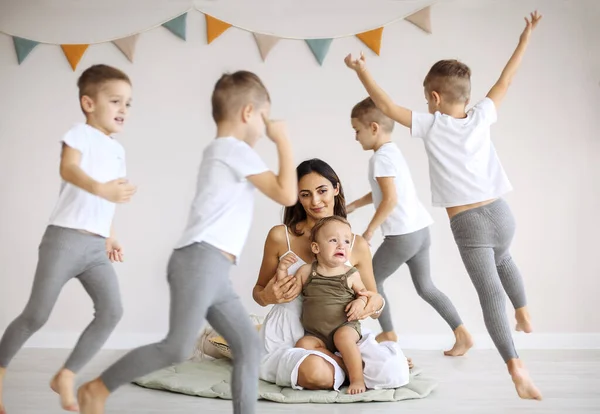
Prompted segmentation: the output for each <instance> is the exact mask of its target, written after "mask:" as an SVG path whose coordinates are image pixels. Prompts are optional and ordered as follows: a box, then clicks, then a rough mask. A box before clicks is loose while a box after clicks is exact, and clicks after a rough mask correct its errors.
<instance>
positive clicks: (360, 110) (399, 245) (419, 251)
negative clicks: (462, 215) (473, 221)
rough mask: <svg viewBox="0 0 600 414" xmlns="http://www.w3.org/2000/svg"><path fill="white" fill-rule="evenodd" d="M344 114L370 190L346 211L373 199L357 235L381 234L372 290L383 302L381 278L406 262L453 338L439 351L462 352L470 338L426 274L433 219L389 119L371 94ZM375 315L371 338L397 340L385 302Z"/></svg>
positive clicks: (453, 308)
mask: <svg viewBox="0 0 600 414" xmlns="http://www.w3.org/2000/svg"><path fill="white" fill-rule="evenodd" d="M350 117H351V122H352V127H353V128H354V130H355V132H356V140H357V141H358V142H359V143H360V144H361V146H362V148H363V149H364V150H365V151H373V156H372V157H371V159H370V160H369V184H370V185H371V192H370V193H369V194H367V195H365V196H363V197H361V198H360V199H358V200H356V201H354V202H352V203H350V204H349V205H348V207H347V209H346V211H347V212H348V213H351V212H353V211H354V210H356V209H357V208H360V207H363V206H366V205H368V204H371V203H373V204H374V205H375V215H374V216H373V218H372V219H371V221H370V223H369V225H368V226H367V230H366V231H365V232H364V233H363V237H364V238H365V240H367V241H370V240H371V238H372V237H373V233H374V232H375V230H377V228H379V227H381V232H382V233H383V236H384V240H383V243H382V244H381V246H379V248H378V249H377V252H376V253H375V256H373V273H374V275H375V281H376V282H377V291H378V292H379V293H380V294H381V295H382V296H383V297H384V299H385V301H386V303H389V300H388V298H387V296H386V295H385V292H384V289H383V288H384V286H383V283H384V282H385V280H386V279H387V278H388V277H389V276H390V275H391V274H392V273H394V272H395V271H396V270H398V268H399V267H400V266H402V265H403V264H404V263H406V264H407V266H408V268H409V270H410V275H411V278H412V281H413V284H414V285H415V289H416V290H417V293H418V294H419V296H420V297H421V298H423V299H424V300H425V301H426V302H427V303H429V304H430V305H431V306H432V307H433V308H434V309H435V310H436V311H437V313H439V314H440V316H441V317H442V318H444V320H445V321H446V323H447V324H448V325H449V326H450V328H451V329H452V331H453V332H454V336H455V337H456V342H455V344H454V346H453V347H452V349H450V350H449V351H445V352H444V354H446V355H448V356H460V355H464V354H465V353H466V352H467V351H468V350H469V349H470V348H471V347H472V346H473V340H472V338H471V335H470V334H469V331H467V328H466V327H465V326H464V325H463V322H462V320H461V319H460V316H459V315H458V312H457V311H456V308H455V307H454V305H453V304H452V302H451V301H450V299H449V298H448V297H447V296H446V295H444V294H443V293H442V292H441V291H440V290H439V289H438V288H437V287H435V285H434V284H433V280H432V279H431V273H430V262H429V247H430V245H431V237H430V234H429V226H430V225H431V224H432V223H433V219H432V218H431V216H430V215H429V213H428V212H427V210H426V209H425V207H424V206H423V204H422V203H421V201H420V200H419V198H418V196H417V191H416V189H415V186H414V183H413V181H412V176H411V174H410V170H409V168H408V164H407V163H406V160H405V159H404V156H403V155H402V152H401V151H400V148H398V146H397V145H396V144H394V143H393V142H392V136H391V134H392V131H393V129H394V121H393V120H392V119H390V118H388V117H387V116H385V115H384V114H383V112H381V110H380V109H378V108H377V107H376V106H375V103H374V102H373V100H372V99H371V98H366V99H364V100H362V101H361V102H359V103H357V104H356V105H355V106H354V108H352V113H351V115H350ZM378 321H379V324H380V325H381V328H382V329H383V332H382V333H380V334H379V335H377V338H376V339H377V341H379V342H383V341H393V342H396V341H398V336H397V335H396V333H395V332H394V326H393V323H392V313H391V311H390V306H389V305H388V306H386V307H385V308H384V309H383V311H382V313H381V315H380V316H379V319H378Z"/></svg>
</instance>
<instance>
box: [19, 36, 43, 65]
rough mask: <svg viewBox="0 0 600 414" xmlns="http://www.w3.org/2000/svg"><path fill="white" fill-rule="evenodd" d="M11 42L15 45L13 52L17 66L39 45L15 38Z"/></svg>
mask: <svg viewBox="0 0 600 414" xmlns="http://www.w3.org/2000/svg"><path fill="white" fill-rule="evenodd" d="M13 42H14V44H15V51H16V52H17V60H18V61H19V65H20V64H21V62H23V61H24V60H25V58H26V57H27V55H29V53H30V52H31V51H32V50H33V48H34V47H36V46H37V45H39V43H38V42H36V41H33V40H29V39H23V38H22V37H16V36H13Z"/></svg>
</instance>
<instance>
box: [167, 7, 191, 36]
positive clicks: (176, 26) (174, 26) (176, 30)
mask: <svg viewBox="0 0 600 414" xmlns="http://www.w3.org/2000/svg"><path fill="white" fill-rule="evenodd" d="M186 21H187V13H184V14H182V15H181V16H178V17H176V18H174V19H173V20H169V21H168V22H166V23H163V27H166V28H167V29H169V31H170V32H171V33H173V34H174V35H175V36H177V37H179V38H181V39H183V40H185V32H186V30H185V29H186V27H187V24H186Z"/></svg>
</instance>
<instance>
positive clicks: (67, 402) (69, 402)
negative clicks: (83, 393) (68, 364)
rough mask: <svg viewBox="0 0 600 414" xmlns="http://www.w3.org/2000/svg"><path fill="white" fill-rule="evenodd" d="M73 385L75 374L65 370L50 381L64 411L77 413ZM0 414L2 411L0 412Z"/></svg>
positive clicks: (77, 408)
mask: <svg viewBox="0 0 600 414" xmlns="http://www.w3.org/2000/svg"><path fill="white" fill-rule="evenodd" d="M74 383H75V373H73V372H72V371H69V370H67V369H61V370H60V371H58V373H57V374H56V375H55V376H54V378H52V381H50V388H52V391H54V392H55V393H57V394H58V395H59V396H60V405H61V406H62V408H63V409H64V410H66V411H79V407H77V401H76V399H75V392H74V391H73V387H74ZM0 414H2V411H0Z"/></svg>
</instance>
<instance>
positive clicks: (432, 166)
mask: <svg viewBox="0 0 600 414" xmlns="http://www.w3.org/2000/svg"><path fill="white" fill-rule="evenodd" d="M541 17H542V16H541V15H539V14H538V13H537V11H536V12H534V13H531V19H527V18H525V22H526V26H525V29H524V31H523V33H522V34H521V36H520V39H519V43H518V45H517V47H516V49H515V51H514V53H513V55H512V56H511V58H510V59H509V61H508V63H507V65H506V67H505V68H504V70H503V71H502V74H501V75H500V78H499V79H498V81H497V82H496V84H495V85H494V86H493V87H492V88H491V89H490V91H489V92H488V94H487V96H486V97H485V98H484V99H483V100H482V101H480V102H479V103H477V104H476V105H475V106H474V107H473V108H471V109H469V110H468V111H467V109H466V106H467V105H468V103H469V99H470V95H471V71H470V69H469V68H468V67H467V66H466V65H465V64H464V63H462V62H459V61H457V60H442V61H439V62H437V63H436V64H434V65H433V67H432V68H431V69H430V71H429V73H428V74H427V76H426V77H425V80H424V82H423V86H424V89H425V98H426V100H427V103H428V106H429V113H427V114H426V113H418V112H413V111H411V110H409V109H406V108H404V107H402V106H398V105H396V104H394V102H393V101H392V99H391V98H390V97H389V96H388V95H387V94H386V93H385V92H384V91H383V90H382V89H381V88H380V87H379V86H378V85H377V84H376V83H375V81H374V80H373V77H372V76H371V75H370V74H369V72H368V71H367V68H366V62H365V58H364V56H363V55H361V56H360V58H359V59H356V60H353V59H352V56H351V55H348V56H347V57H346V59H345V62H346V65H347V66H348V67H349V68H351V69H353V70H355V71H356V73H357V74H358V78H359V79H360V81H361V82H362V84H363V85H364V87H365V89H366V90H367V92H368V93H369V95H370V96H371V98H372V99H373V101H374V102H375V104H376V105H377V107H378V108H379V109H381V111H382V112H383V113H384V114H385V115H387V116H389V117H390V118H392V119H393V120H395V121H396V122H398V123H400V124H402V125H404V126H405V127H407V128H410V129H411V134H412V136H414V137H419V138H422V139H423V141H424V144H425V149H426V151H427V155H428V158H429V172H430V180H431V192H432V201H433V205H434V206H438V207H444V208H446V210H447V212H448V216H449V218H450V227H451V229H452V233H453V234H454V239H455V241H456V244H457V246H458V250H459V252H460V255H461V257H462V260H463V263H464V264H465V267H466V270H467V273H468V274H469V277H470V278H471V281H472V282H473V285H474V286H475V289H476V291H477V294H478V296H479V302H480V304H481V307H482V310H483V317H484V321H485V325H486V328H487V330H488V332H489V334H490V336H491V337H492V340H493V341H494V344H495V345H496V348H497V349H498V351H499V352H500V355H501V356H502V358H503V359H504V362H505V363H506V364H507V368H508V371H509V373H510V375H511V377H512V380H513V382H514V384H515V388H516V390H517V393H518V395H519V396H520V397H521V398H525V399H536V400H541V398H542V394H541V392H540V391H539V390H538V389H537V387H536V386H535V385H534V383H533V381H532V380H531V378H530V377H529V374H528V372H527V370H526V369H525V366H524V364H523V362H522V361H521V360H520V359H519V356H518V354H517V351H516V350H515V346H514V343H513V340H512V336H511V332H510V326H509V323H508V319H507V318H506V315H505V303H504V301H505V296H504V293H503V292H506V294H507V295H508V297H509V298H510V300H511V302H512V304H513V307H514V308H515V316H516V320H517V328H516V329H517V330H519V331H524V332H531V330H532V328H531V323H530V318H529V313H528V310H527V307H526V298H525V287H524V285H523V278H522V277H521V274H520V272H519V269H518V268H517V265H516V264H515V262H514V261H513V259H512V257H511V254H510V251H509V247H510V243H511V241H512V238H513V235H514V232H515V220H514V217H513V214H512V212H511V210H510V207H509V206H508V204H507V203H506V201H504V199H503V198H502V196H503V195H504V194H506V193H508V192H509V191H511V189H512V186H511V184H510V182H509V180H508V178H507V176H506V173H505V172H504V169H503V167H502V164H501V163H500V159H499V157H498V155H497V153H496V150H495V148H494V145H493V144H492V141H491V137H490V127H491V125H492V124H493V123H495V122H496V120H497V112H496V111H497V109H498V107H499V106H500V104H501V102H502V100H503V99H504V97H505V95H506V93H507V91H508V87H509V85H510V84H511V82H512V79H513V77H514V75H515V73H516V71H517V69H518V67H519V66H520V64H521V60H522V58H523V55H524V54H525V50H526V49H527V45H528V44H529V38H530V36H531V33H532V31H533V30H534V29H535V27H536V26H537V24H538V23H539V21H540V19H541Z"/></svg>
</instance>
